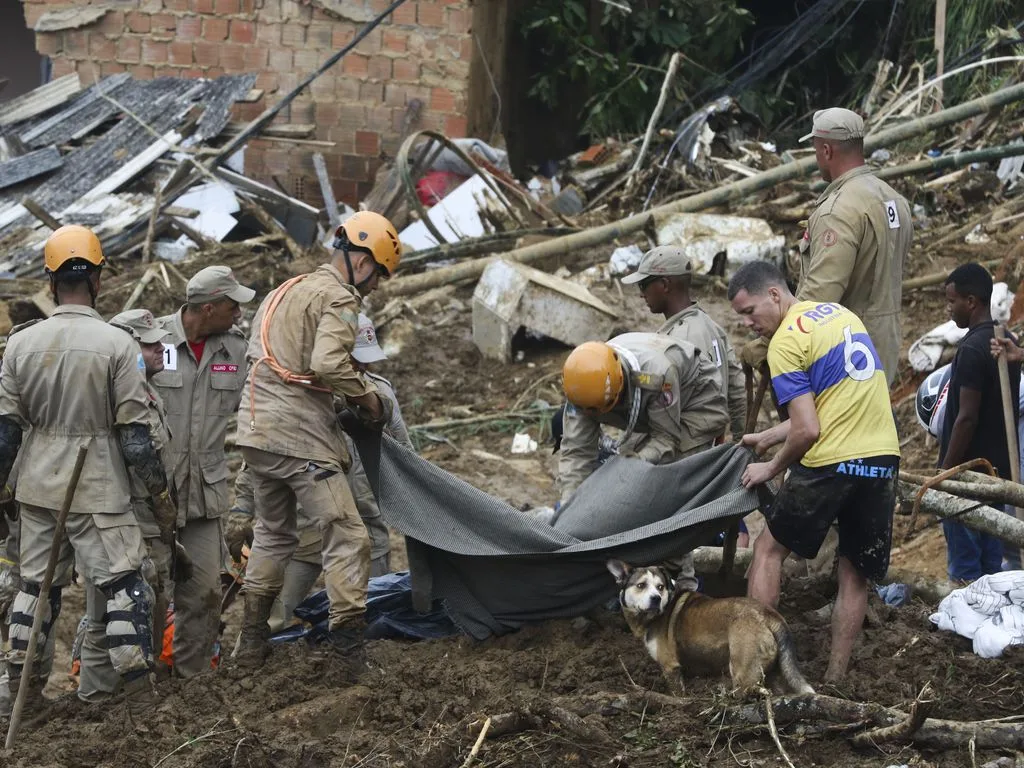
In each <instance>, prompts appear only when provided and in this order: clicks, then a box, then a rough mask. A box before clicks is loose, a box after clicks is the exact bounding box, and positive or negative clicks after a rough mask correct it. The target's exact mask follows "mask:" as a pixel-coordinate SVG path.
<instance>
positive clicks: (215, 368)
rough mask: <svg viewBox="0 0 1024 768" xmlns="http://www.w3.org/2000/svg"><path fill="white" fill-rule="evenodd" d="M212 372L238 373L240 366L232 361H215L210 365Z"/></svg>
mask: <svg viewBox="0 0 1024 768" xmlns="http://www.w3.org/2000/svg"><path fill="white" fill-rule="evenodd" d="M210 372H211V373H238V366H237V365H231V364H230V363H214V364H213V365H211V366H210Z"/></svg>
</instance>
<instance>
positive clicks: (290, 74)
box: [277, 67, 299, 91]
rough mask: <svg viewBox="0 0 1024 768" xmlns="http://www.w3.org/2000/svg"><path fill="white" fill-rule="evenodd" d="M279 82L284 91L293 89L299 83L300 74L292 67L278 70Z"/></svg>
mask: <svg viewBox="0 0 1024 768" xmlns="http://www.w3.org/2000/svg"><path fill="white" fill-rule="evenodd" d="M277 82H278V85H279V86H280V88H281V90H282V91H293V90H295V89H296V88H297V87H298V85H299V76H298V75H297V74H296V73H295V71H294V70H293V69H291V68H290V67H289V68H288V69H286V70H284V69H282V70H278V73H277Z"/></svg>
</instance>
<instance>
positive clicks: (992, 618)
mask: <svg viewBox="0 0 1024 768" xmlns="http://www.w3.org/2000/svg"><path fill="white" fill-rule="evenodd" d="M930 619H931V621H932V623H933V624H935V625H936V626H938V628H939V629H942V630H946V631H949V632H956V633H957V634H958V635H962V636H963V637H966V638H968V639H970V640H973V641H974V652H975V653H976V654H978V655H979V656H981V657H982V658H986V659H992V658H996V657H997V656H1001V655H1002V653H1003V651H1004V650H1006V648H1007V647H1008V646H1010V645H1024V571H1003V572H1002V573H994V574H991V575H989V576H982V577H981V578H980V579H978V580H977V581H975V582H973V583H972V584H969V585H968V586H966V587H964V588H963V589H956V590H954V591H952V592H950V593H949V595H947V596H946V597H945V598H943V600H942V602H941V603H939V608H938V610H937V611H936V612H935V613H933V614H932V615H931V616H930Z"/></svg>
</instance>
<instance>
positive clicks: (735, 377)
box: [658, 302, 747, 438]
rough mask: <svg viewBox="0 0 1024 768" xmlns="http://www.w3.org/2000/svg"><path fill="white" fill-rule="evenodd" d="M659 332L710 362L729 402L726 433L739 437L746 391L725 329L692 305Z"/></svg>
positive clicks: (744, 409)
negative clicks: (698, 351) (684, 342)
mask: <svg viewBox="0 0 1024 768" xmlns="http://www.w3.org/2000/svg"><path fill="white" fill-rule="evenodd" d="M658 333H661V334H664V335H665V336H670V337H672V338H673V339H678V340H681V341H688V342H690V343H691V344H693V346H695V347H696V348H697V349H699V350H700V351H701V354H702V355H703V356H704V357H706V358H708V359H709V360H711V362H712V364H713V365H714V367H715V371H716V374H717V377H718V383H719V386H720V387H721V388H722V391H723V392H724V393H725V398H726V401H727V403H728V408H729V431H730V432H732V435H733V437H734V438H739V436H740V435H742V434H743V431H744V427H745V426H746V421H747V388H746V384H745V382H744V379H743V369H742V368H741V367H740V364H739V361H738V360H737V359H736V353H735V352H734V351H733V348H732V344H731V343H730V342H729V336H728V334H727V333H726V332H725V329H724V328H722V326H720V325H719V324H718V323H716V322H715V321H714V320H712V319H711V317H710V316H709V315H708V313H707V312H705V311H704V310H703V309H701V308H700V306H698V305H697V303H696V302H694V303H693V304H691V305H690V306H688V307H687V308H686V309H684V310H683V311H682V312H677V313H676V314H674V315H672V317H670V318H669V319H668V320H666V321H665V323H664V324H663V325H662V326H661V327H660V328H659V329H658Z"/></svg>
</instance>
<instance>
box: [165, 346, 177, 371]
mask: <svg viewBox="0 0 1024 768" xmlns="http://www.w3.org/2000/svg"><path fill="white" fill-rule="evenodd" d="M163 344H164V370H165V371H176V370H178V348H177V347H176V346H174V345H173V344H168V343H167V342H166V341H165V342H164V343H163Z"/></svg>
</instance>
